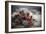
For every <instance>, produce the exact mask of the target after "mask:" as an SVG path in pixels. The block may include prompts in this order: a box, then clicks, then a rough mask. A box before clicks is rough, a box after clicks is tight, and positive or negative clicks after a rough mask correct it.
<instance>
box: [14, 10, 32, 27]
mask: <svg viewBox="0 0 46 34" xmlns="http://www.w3.org/2000/svg"><path fill="white" fill-rule="evenodd" d="M29 15H30V14H29V13H24V11H23V10H22V11H20V12H19V14H17V15H15V16H19V17H18V18H16V19H19V20H16V19H15V23H16V26H19V25H20V21H27V22H28V27H31V26H32V16H29ZM21 23H22V22H21ZM25 23H26V22H25Z"/></svg>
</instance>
